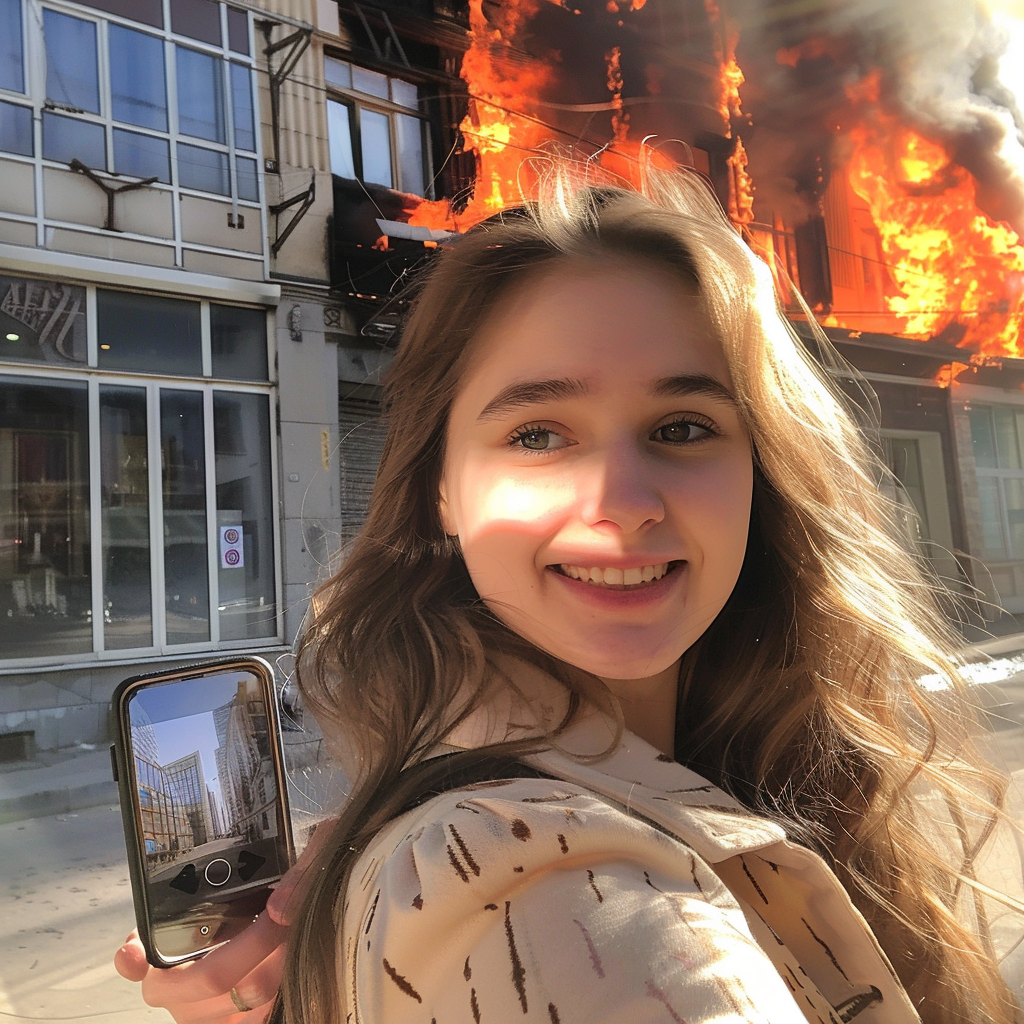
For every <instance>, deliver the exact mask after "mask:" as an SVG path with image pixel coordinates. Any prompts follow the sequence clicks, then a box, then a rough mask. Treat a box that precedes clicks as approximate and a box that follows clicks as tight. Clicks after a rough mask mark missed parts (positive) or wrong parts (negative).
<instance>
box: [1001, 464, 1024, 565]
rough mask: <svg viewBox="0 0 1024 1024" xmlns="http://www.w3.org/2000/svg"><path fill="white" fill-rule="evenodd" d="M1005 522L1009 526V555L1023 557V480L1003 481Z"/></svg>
mask: <svg viewBox="0 0 1024 1024" xmlns="http://www.w3.org/2000/svg"><path fill="white" fill-rule="evenodd" d="M1003 492H1004V494H1005V495H1006V523H1007V526H1009V528H1010V557H1011V558H1024V480H1020V479H1009V480H1004V481H1003Z"/></svg>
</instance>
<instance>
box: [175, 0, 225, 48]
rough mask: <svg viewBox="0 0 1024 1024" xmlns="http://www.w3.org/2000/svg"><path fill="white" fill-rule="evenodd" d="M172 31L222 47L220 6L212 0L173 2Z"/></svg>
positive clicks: (181, 0)
mask: <svg viewBox="0 0 1024 1024" xmlns="http://www.w3.org/2000/svg"><path fill="white" fill-rule="evenodd" d="M171 31H172V32H177V33H178V34H179V35H183V36H188V37H189V39H198V40H200V41H201V42H204V43H213V45H214V46H220V4H217V3H212V2H211V0H171Z"/></svg>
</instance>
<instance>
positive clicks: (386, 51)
mask: <svg viewBox="0 0 1024 1024" xmlns="http://www.w3.org/2000/svg"><path fill="white" fill-rule="evenodd" d="M352 6H353V7H354V8H355V11H356V14H358V15H359V20H360V21H361V22H362V23H363V29H364V30H365V32H366V35H367V36H368V37H369V39H370V45H371V46H372V47H373V52H374V55H375V56H376V58H377V60H380V61H391V60H393V58H392V56H391V48H392V46H394V49H395V52H396V53H397V54H398V56H399V57H400V58H401V63H402V65H403V66H404V67H407V68H411V67H412V65H411V64H410V63H409V58H408V57H406V55H405V50H403V49H402V44H401V42H399V39H398V33H397V32H395V26H394V25H392V24H391V19H390V18H389V17H388V12H387V11H385V10H383V9H382V8H379V7H374V8H373V9H372V10H373V13H374V14H375V15H376V16H377V17H379V18H380V19H381V20H382V21H383V22H384V27H385V28H386V29H387V30H388V34H387V38H386V39H385V40H384V45H383V46H381V45H380V43H379V42H377V36H376V35H375V34H374V31H373V29H372V28H370V23H369V21H367V19H366V12H365V11H364V10H363V8H362V6H361V5H360V4H353V5H352Z"/></svg>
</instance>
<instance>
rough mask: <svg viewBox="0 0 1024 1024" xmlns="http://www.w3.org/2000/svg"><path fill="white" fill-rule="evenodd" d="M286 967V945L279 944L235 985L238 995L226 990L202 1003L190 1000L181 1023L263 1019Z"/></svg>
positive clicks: (180, 1019) (219, 1022)
mask: <svg viewBox="0 0 1024 1024" xmlns="http://www.w3.org/2000/svg"><path fill="white" fill-rule="evenodd" d="M283 968H284V947H278V948H277V949H276V950H274V952H273V953H271V954H270V956H268V957H267V959H266V960H264V961H263V963H261V964H260V965H259V967H257V968H256V970H254V971H252V972H251V973H250V974H248V975H246V976H245V977H244V978H243V979H242V980H241V981H239V983H238V984H237V985H235V986H234V993H235V997H236V998H237V1000H238V1002H236V1001H235V1000H234V999H232V998H231V993H230V992H227V993H225V994H223V995H220V996H217V997H216V998H214V999H207V1000H203V1001H202V1002H201V1003H190V1004H188V1006H187V1008H186V1007H184V1006H183V1007H182V1008H181V1010H182V1014H183V1015H182V1016H180V1017H179V1018H178V1019H179V1024H223V1022H225V1021H226V1020H228V1019H230V1020H231V1022H232V1024H234V1021H235V1018H237V1019H238V1022H239V1024H242V1022H245V1024H249V1022H253V1024H255V1022H257V1021H262V1020H263V1019H264V1018H265V1017H266V1015H267V1014H268V1013H269V1012H270V1009H271V1006H272V1004H273V1002H274V998H275V996H276V995H277V990H278V988H280V985H281V972H282V970H283ZM239 1004H241V1005H242V1006H245V1007H248V1008H249V1009H248V1011H247V1012H243V1013H242V1016H240V1017H239V1016H238V1014H239V1012H240V1011H239V1009H238V1006H239Z"/></svg>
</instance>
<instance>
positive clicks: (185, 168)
mask: <svg viewBox="0 0 1024 1024" xmlns="http://www.w3.org/2000/svg"><path fill="white" fill-rule="evenodd" d="M23 3H24V0H0V90H4V91H7V92H9V93H11V94H22V95H24V96H26V99H34V101H35V104H34V105H35V107H36V109H38V111H39V115H40V117H41V119H42V129H43V130H42V156H43V158H44V159H45V160H52V161H55V162H57V163H62V164H68V163H71V161H73V160H76V159H77V160H80V161H81V162H82V163H84V164H86V165H87V166H88V167H90V168H92V169H94V170H101V171H109V172H112V173H115V174H123V175H127V176H129V177H135V178H156V179H157V180H158V181H160V182H162V183H164V184H166V185H177V186H179V187H180V188H184V189H193V190H195V191H198V192H212V193H216V194H218V195H222V196H225V197H231V198H232V199H235V200H243V201H251V202H258V201H259V184H258V182H259V175H258V164H257V152H256V151H257V138H256V109H255V99H254V93H253V80H252V75H253V69H252V65H251V61H250V60H249V58H248V55H249V52H250V49H251V48H250V45H249V16H248V14H247V13H246V12H244V11H240V10H238V9H236V8H230V7H226V6H225V5H223V4H220V3H216V2H213V0H172V2H171V4H170V13H171V18H170V22H171V31H169V32H168V31H167V30H166V29H165V26H164V24H163V11H162V6H161V5H158V7H159V9H157V8H153V9H150V8H151V5H150V4H149V3H139V4H138V5H137V6H138V10H137V11H136V7H135V5H133V4H130V3H128V2H127V0H94V2H90V3H88V5H87V6H89V7H93V8H98V9H99V10H102V11H109V12H111V13H113V14H117V15H121V16H124V17H127V18H131V19H132V20H133V22H134V25H127V24H121V23H119V22H115V21H107V20H105V19H104V18H102V16H93V15H92V14H91V13H90V12H80V11H75V12H74V13H72V12H71V11H67V10H64V9H62V8H61V7H60V6H59V5H58V4H56V3H54V4H53V5H49V4H47V5H46V6H42V7H41V10H40V12H39V14H37V16H36V17H34V18H31V19H29V18H26V17H25V14H24V9H23ZM40 15H41V16H40ZM140 22H141V25H140ZM136 25H138V26H139V27H135V26H136ZM26 29H27V30H28V31H29V32H35V33H38V34H41V37H42V38H41V40H40V44H41V49H42V54H43V57H44V60H43V62H42V66H41V69H40V76H39V83H38V86H36V87H32V86H31V85H30V82H31V79H32V75H31V74H29V73H28V70H27V66H26V61H25V52H26V45H27V44H26V41H25V39H24V33H25V31H26ZM239 55H241V56H239ZM32 114H33V107H32V106H28V105H25V104H23V103H18V102H16V101H15V97H14V96H13V95H12V96H11V97H9V98H3V97H0V150H2V151H4V152H7V153H14V154H17V155H19V156H33V155H34V140H33V126H32Z"/></svg>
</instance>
